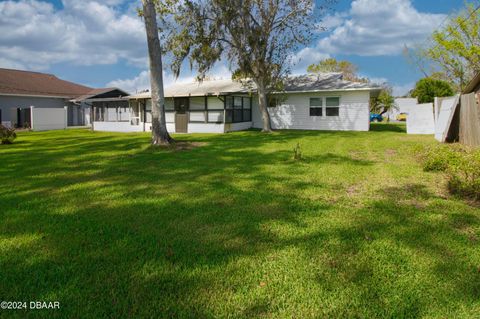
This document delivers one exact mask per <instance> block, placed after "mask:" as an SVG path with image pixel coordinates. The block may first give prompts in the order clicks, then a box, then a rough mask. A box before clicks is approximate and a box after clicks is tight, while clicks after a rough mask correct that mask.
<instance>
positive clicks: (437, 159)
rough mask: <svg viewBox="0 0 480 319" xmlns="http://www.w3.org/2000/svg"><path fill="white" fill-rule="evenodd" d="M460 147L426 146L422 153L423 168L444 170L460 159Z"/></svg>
mask: <svg viewBox="0 0 480 319" xmlns="http://www.w3.org/2000/svg"><path fill="white" fill-rule="evenodd" d="M461 152H462V150H461V148H460V147H458V146H452V145H440V146H438V145H437V146H433V147H430V148H426V149H425V150H424V153H423V170H424V171H427V172H444V171H446V170H448V169H449V168H450V167H451V166H455V165H457V164H456V163H458V161H459V160H460V159H461Z"/></svg>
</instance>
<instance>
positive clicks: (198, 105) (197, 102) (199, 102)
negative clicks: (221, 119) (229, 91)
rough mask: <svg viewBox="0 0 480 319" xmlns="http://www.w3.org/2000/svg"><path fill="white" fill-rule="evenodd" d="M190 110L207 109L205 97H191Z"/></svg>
mask: <svg viewBox="0 0 480 319" xmlns="http://www.w3.org/2000/svg"><path fill="white" fill-rule="evenodd" d="M190 110H205V97H203V96H199V97H191V98H190Z"/></svg>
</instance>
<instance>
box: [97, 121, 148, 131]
mask: <svg viewBox="0 0 480 319" xmlns="http://www.w3.org/2000/svg"><path fill="white" fill-rule="evenodd" d="M93 129H94V130H95V131H104V132H143V123H140V125H131V124H130V122H93Z"/></svg>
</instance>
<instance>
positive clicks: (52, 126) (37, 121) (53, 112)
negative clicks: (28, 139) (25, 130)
mask: <svg viewBox="0 0 480 319" xmlns="http://www.w3.org/2000/svg"><path fill="white" fill-rule="evenodd" d="M30 109H31V122H32V123H31V127H32V130H34V131H46V130H63V129H66V128H67V107H66V106H65V107H64V108H36V107H33V106H32V107H31V108H30Z"/></svg>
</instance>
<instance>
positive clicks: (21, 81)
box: [0, 68, 128, 127]
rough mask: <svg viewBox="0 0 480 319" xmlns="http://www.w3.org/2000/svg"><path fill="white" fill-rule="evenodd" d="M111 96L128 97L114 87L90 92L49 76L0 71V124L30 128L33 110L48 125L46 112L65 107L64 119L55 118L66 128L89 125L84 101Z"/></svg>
mask: <svg viewBox="0 0 480 319" xmlns="http://www.w3.org/2000/svg"><path fill="white" fill-rule="evenodd" d="M112 95H116V96H119V95H123V96H126V95H128V94H127V93H125V92H123V91H121V90H119V89H117V88H105V89H93V88H91V87H87V86H84V85H80V84H76V83H72V82H69V81H65V80H62V79H59V78H57V77H56V76H54V75H52V74H46V73H40V72H30V71H22V70H13V69H2V68H0V123H2V124H4V125H6V126H15V127H23V126H30V124H32V122H34V119H33V118H32V114H33V112H32V107H34V108H35V109H36V111H37V112H35V114H36V115H37V116H39V117H41V118H42V119H47V122H48V118H50V117H51V114H53V113H51V112H50V113H48V112H49V111H48V110H52V109H64V108H65V107H66V113H67V114H66V116H63V117H60V118H59V117H57V118H58V120H61V121H64V122H65V121H66V122H67V123H65V126H79V125H89V124H90V106H89V105H88V104H87V103H84V100H86V98H87V97H88V98H94V97H109V96H112ZM42 113H43V114H42ZM57 113H58V112H57ZM50 124H52V123H51V120H50ZM53 124H54V123H53ZM47 127H48V125H47ZM54 127H63V126H62V125H60V126H58V125H57V126H54Z"/></svg>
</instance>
